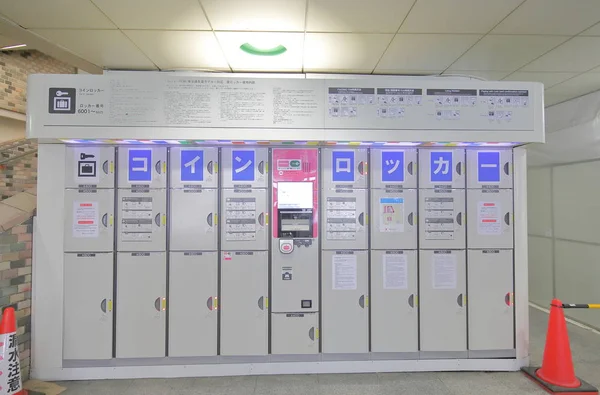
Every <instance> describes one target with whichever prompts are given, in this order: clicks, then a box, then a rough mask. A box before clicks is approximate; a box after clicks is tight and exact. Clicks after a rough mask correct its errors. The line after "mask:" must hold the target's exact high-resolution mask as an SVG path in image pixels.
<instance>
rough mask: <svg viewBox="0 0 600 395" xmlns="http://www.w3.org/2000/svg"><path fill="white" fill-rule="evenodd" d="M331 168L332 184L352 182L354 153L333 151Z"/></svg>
mask: <svg viewBox="0 0 600 395" xmlns="http://www.w3.org/2000/svg"><path fill="white" fill-rule="evenodd" d="M331 154H332V155H331V162H332V163H331V168H332V169H333V181H334V182H354V151H333V152H332V153H331Z"/></svg>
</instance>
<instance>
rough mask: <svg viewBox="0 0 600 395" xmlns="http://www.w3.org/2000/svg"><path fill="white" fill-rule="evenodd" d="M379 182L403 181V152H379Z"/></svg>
mask: <svg viewBox="0 0 600 395" xmlns="http://www.w3.org/2000/svg"><path fill="white" fill-rule="evenodd" d="M381 181H382V182H403V181H404V151H381Z"/></svg>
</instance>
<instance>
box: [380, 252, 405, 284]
mask: <svg viewBox="0 0 600 395" xmlns="http://www.w3.org/2000/svg"><path fill="white" fill-rule="evenodd" d="M407 288H408V259H407V258H406V255H404V254H385V255H384V256H383V289H407Z"/></svg>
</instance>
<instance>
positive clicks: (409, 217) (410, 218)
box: [408, 213, 413, 226]
mask: <svg viewBox="0 0 600 395" xmlns="http://www.w3.org/2000/svg"><path fill="white" fill-rule="evenodd" d="M408 224H409V225H410V226H413V213H410V214H408Z"/></svg>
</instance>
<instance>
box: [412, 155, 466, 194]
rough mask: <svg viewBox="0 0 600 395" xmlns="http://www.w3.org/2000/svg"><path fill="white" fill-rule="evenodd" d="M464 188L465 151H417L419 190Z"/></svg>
mask: <svg viewBox="0 0 600 395" xmlns="http://www.w3.org/2000/svg"><path fill="white" fill-rule="evenodd" d="M435 187H443V188H464V187H465V150H464V149H459V148H454V149H444V148H440V149H421V150H419V188H435Z"/></svg>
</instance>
